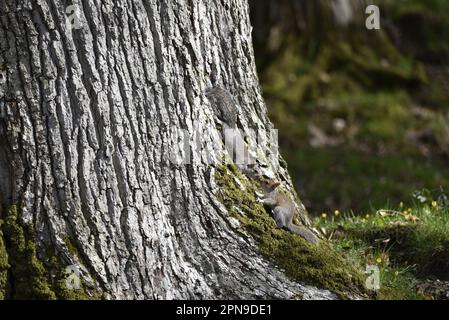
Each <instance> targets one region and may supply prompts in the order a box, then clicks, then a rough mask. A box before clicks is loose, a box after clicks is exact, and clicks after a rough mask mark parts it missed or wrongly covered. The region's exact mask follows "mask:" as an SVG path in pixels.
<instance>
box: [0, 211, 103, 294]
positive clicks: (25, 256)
mask: <svg viewBox="0 0 449 320" xmlns="http://www.w3.org/2000/svg"><path fill="white" fill-rule="evenodd" d="M2 227H3V228H2V229H3V233H4V238H5V243H3V237H0V298H2V297H3V298H4V297H5V291H6V283H7V282H9V284H10V288H9V289H10V291H11V292H10V294H9V297H10V298H12V299H39V300H54V299H68V300H73V299H77V300H86V299H98V298H100V293H99V292H98V291H97V290H95V289H93V288H87V286H86V284H85V283H83V282H82V281H81V286H80V289H79V290H72V289H68V288H67V286H66V279H67V276H68V274H67V273H66V272H65V270H66V268H65V265H64V264H63V263H62V261H61V259H60V258H59V257H58V256H56V255H55V254H53V253H52V252H53V251H54V249H52V248H48V249H47V250H46V252H47V256H46V258H45V259H44V260H43V259H39V258H38V256H37V251H36V243H35V241H34V235H33V231H32V230H31V229H30V228H29V227H28V226H25V225H23V223H21V221H20V217H19V211H18V209H17V206H12V207H11V208H10V209H9V211H8V214H7V216H6V219H5V221H4V224H3V226H2ZM1 235H2V234H1V231H0V236H1ZM65 242H66V244H67V242H68V243H69V244H71V241H69V239H68V238H67V239H65ZM4 244H6V246H5V245H4ZM68 248H69V251H70V252H71V253H72V254H78V251H77V250H76V247H74V246H69V245H68ZM75 250H76V252H75ZM8 271H9V277H10V278H9V279H7V278H6V277H7V275H8ZM7 280H8V281H7ZM2 288H5V289H4V290H1V289H2Z"/></svg>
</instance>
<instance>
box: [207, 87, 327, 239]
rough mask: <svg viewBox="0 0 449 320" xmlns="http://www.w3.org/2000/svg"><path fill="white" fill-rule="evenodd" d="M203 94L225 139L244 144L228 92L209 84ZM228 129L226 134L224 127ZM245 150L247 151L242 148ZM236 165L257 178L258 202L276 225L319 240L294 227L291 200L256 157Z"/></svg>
mask: <svg viewBox="0 0 449 320" xmlns="http://www.w3.org/2000/svg"><path fill="white" fill-rule="evenodd" d="M205 95H206V97H207V98H208V99H209V100H210V102H212V104H213V106H214V113H215V116H216V118H217V120H218V121H219V122H221V123H222V124H223V125H224V129H225V140H226V135H227V134H228V136H227V138H231V139H237V140H239V141H240V143H243V144H245V142H244V141H243V140H244V139H243V137H242V136H241V135H240V134H239V131H238V128H237V119H238V112H237V104H236V103H235V101H234V99H233V98H232V96H231V95H230V93H229V92H228V91H227V90H225V89H223V88H220V87H212V88H209V89H207V90H206V92H205ZM227 128H231V129H235V131H234V130H230V131H229V132H228V133H226V129H227ZM245 149H246V150H245V152H246V151H247V150H248V148H247V147H245ZM228 152H229V154H230V155H231V158H233V159H234V157H233V156H234V150H233V149H232V148H230V149H229V150H228ZM236 164H237V166H238V168H239V169H240V170H241V171H242V172H243V173H244V174H245V175H247V176H248V177H251V178H254V179H255V180H256V181H258V182H259V183H260V184H261V186H262V187H263V189H264V191H265V195H264V196H263V198H262V199H260V200H259V201H260V202H261V203H263V204H264V205H266V206H268V207H270V208H272V209H273V214H274V219H275V221H276V224H277V226H278V227H279V228H286V229H287V230H289V231H291V232H293V233H295V234H297V235H299V236H301V237H302V238H304V239H306V240H307V241H309V242H311V243H315V244H316V243H318V242H319V239H318V237H317V236H316V235H315V234H314V233H313V232H312V231H310V230H308V229H307V228H305V227H303V226H297V225H295V224H293V217H294V214H295V205H294V203H293V201H292V200H291V199H289V198H288V197H287V196H285V195H284V194H282V193H281V192H280V191H279V190H277V187H278V186H279V185H280V184H279V183H271V182H267V180H266V179H264V178H263V177H262V176H261V174H260V172H259V171H258V169H260V168H259V165H260V164H258V161H257V159H256V158H254V157H252V156H249V157H248V158H247V159H246V161H245V162H244V163H240V164H239V163H236Z"/></svg>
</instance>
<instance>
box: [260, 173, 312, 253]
mask: <svg viewBox="0 0 449 320" xmlns="http://www.w3.org/2000/svg"><path fill="white" fill-rule="evenodd" d="M261 185H262V187H263V188H264V191H265V194H264V195H263V197H262V198H260V199H259V202H260V203H262V204H264V205H266V206H268V207H270V208H271V209H272V210H273V215H274V220H275V221H276V225H277V226H278V227H279V228H285V229H287V230H289V231H291V232H293V233H295V234H297V235H299V236H300V237H302V238H304V239H305V240H307V241H309V242H311V243H314V244H317V243H319V239H318V237H317V236H316V235H315V234H314V233H313V232H312V231H310V230H309V229H307V228H305V227H303V226H297V225H295V224H293V217H294V215H295V205H294V203H293V201H292V200H291V199H290V198H288V197H287V196H286V195H284V194H282V193H281V192H280V191H279V190H278V189H277V188H278V187H279V185H280V183H279V182H264V181H262V182H261Z"/></svg>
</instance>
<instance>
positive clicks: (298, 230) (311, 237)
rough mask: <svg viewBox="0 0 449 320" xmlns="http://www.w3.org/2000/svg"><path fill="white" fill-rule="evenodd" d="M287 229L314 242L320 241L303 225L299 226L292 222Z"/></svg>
mask: <svg viewBox="0 0 449 320" xmlns="http://www.w3.org/2000/svg"><path fill="white" fill-rule="evenodd" d="M287 229H288V230H290V231H291V232H293V233H295V234H297V235H298V236H300V237H302V238H304V239H305V240H307V241H309V242H311V243H313V244H317V243H318V242H320V240H319V239H318V237H317V236H316V235H315V234H314V233H313V232H312V231H310V230H309V229H307V228H305V227H303V226H297V225H294V224H293V223H290V224H289V225H288V227H287Z"/></svg>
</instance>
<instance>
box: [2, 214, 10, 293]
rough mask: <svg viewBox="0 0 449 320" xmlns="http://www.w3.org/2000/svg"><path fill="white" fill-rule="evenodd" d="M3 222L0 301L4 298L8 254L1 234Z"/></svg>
mask: <svg viewBox="0 0 449 320" xmlns="http://www.w3.org/2000/svg"><path fill="white" fill-rule="evenodd" d="M2 225H3V221H2V220H0V300H4V299H5V298H6V291H7V283H8V268H9V264H8V253H7V252H6V247H5V242H4V241H3V232H2V229H1V228H2Z"/></svg>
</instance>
